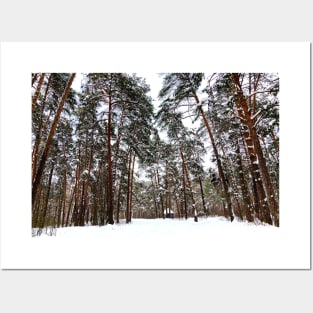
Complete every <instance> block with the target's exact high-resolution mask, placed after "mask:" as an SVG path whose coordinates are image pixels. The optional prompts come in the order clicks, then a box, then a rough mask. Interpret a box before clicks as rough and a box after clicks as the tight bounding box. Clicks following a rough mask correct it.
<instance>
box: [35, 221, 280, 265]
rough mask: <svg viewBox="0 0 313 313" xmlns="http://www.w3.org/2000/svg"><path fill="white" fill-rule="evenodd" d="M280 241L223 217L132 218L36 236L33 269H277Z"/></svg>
mask: <svg viewBox="0 0 313 313" xmlns="http://www.w3.org/2000/svg"><path fill="white" fill-rule="evenodd" d="M278 238H279V228H277V227H274V226H270V225H261V224H259V225H256V224H253V223H247V222H241V221H238V220H235V221H234V222H232V223H231V222H230V221H228V220H226V219H225V218H222V217H210V218H199V221H198V223H195V222H194V219H193V218H189V219H188V220H185V219H162V218H161V219H133V220H132V222H131V223H130V224H126V223H125V222H124V221H123V222H122V223H120V224H114V225H106V226H101V227H99V226H85V227H66V228H59V229H57V231H56V235H55V236H48V235H46V234H42V235H41V236H39V237H33V238H32V242H33V244H34V248H35V249H36V251H38V255H39V257H38V256H37V257H36V259H35V260H34V261H35V262H33V263H32V267H34V268H42V267H44V268H70V269H84V268H96V269H103V268H104V269H112V268H114V269H218V268H219V269H225V268H231V269H241V268H243V269H246V268H273V267H274V268H275V266H278V265H277V263H276V262H277V258H275V255H276V254H277V252H276V248H277V247H276V246H275V242H276V240H277V239H278ZM273 242H274V246H273ZM269 243H270V244H269ZM269 255H271V257H270V258H268V257H267V256H269ZM278 259H279V258H278Z"/></svg>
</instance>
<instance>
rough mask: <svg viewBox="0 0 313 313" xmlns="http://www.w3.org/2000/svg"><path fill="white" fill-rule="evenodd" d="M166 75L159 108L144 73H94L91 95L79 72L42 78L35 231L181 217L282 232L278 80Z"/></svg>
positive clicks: (35, 105) (35, 102)
mask: <svg viewBox="0 0 313 313" xmlns="http://www.w3.org/2000/svg"><path fill="white" fill-rule="evenodd" d="M161 76H162V79H163V86H162V89H161V90H160V92H159V101H160V104H159V106H158V108H154V105H153V99H152V98H151V97H150V96H149V91H150V86H149V85H148V84H147V83H146V81H145V79H144V78H141V77H137V75H136V74H126V73H88V74H84V75H83V80H82V82H81V90H80V91H76V90H74V89H73V88H72V83H73V81H74V79H75V73H72V74H70V73H33V74H32V227H33V228H34V229H43V228H44V227H48V226H51V227H64V226H84V225H105V224H113V223H115V222H116V223H118V222H120V219H123V220H125V221H126V223H129V222H131V219H132V218H134V217H143V218H161V217H162V218H164V217H165V216H166V215H167V214H168V213H170V212H173V213H174V216H175V217H176V216H177V217H180V218H188V217H190V216H193V217H194V219H195V221H196V220H197V217H198V216H199V215H205V216H212V215H223V216H225V217H226V218H228V219H229V220H230V221H233V219H234V218H235V217H236V218H238V219H241V220H246V221H249V222H254V221H261V222H264V223H268V224H271V225H275V226H279V206H278V203H279V101H278V93H279V78H278V75H277V74H275V73H212V74H206V73H205V74H204V73H165V74H162V75H161ZM187 120H189V121H192V123H193V124H190V123H189V124H188V123H186V121H187ZM161 130H162V132H166V138H164V136H161ZM208 153H210V154H211V166H210V167H209V168H205V166H206V164H205V162H204V158H205V156H206V155H207V154H208ZM138 173H145V177H144V179H142V177H138Z"/></svg>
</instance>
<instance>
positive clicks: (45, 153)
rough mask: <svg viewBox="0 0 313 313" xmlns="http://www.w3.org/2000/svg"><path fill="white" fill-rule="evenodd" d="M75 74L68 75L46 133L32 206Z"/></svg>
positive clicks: (33, 190) (34, 185)
mask: <svg viewBox="0 0 313 313" xmlns="http://www.w3.org/2000/svg"><path fill="white" fill-rule="evenodd" d="M75 75H76V74H75V73H73V74H71V76H70V78H69V80H68V83H67V85H66V88H65V90H64V92H63V95H62V98H61V101H60V103H59V105H58V109H57V112H56V114H55V117H54V120H53V123H52V126H51V129H50V132H49V135H48V139H47V142H46V145H45V148H44V151H43V154H42V157H41V160H40V163H39V166H38V170H37V173H36V177H35V179H34V183H33V188H32V206H33V205H34V203H35V199H36V194H37V190H38V186H39V184H40V181H41V177H42V174H43V171H44V168H45V164H46V161H47V158H48V153H49V150H50V146H51V142H52V138H53V136H54V133H55V130H56V128H57V125H58V122H59V119H60V115H61V112H62V109H63V107H64V104H65V101H66V99H67V97H68V94H69V92H70V89H71V85H72V83H73V80H74V78H75Z"/></svg>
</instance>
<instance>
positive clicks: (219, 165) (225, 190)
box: [196, 97, 234, 221]
mask: <svg viewBox="0 0 313 313" xmlns="http://www.w3.org/2000/svg"><path fill="white" fill-rule="evenodd" d="M196 101H197V103H199V99H198V97H197V98H196ZM200 113H201V115H202V118H203V121H204V124H205V127H206V129H207V131H208V133H209V137H210V140H211V144H212V148H213V152H214V156H215V158H216V162H217V169H218V174H219V176H220V180H221V183H222V189H223V195H224V197H225V200H226V204H227V213H228V215H229V217H230V220H231V221H233V220H234V214H233V210H232V204H231V200H230V196H229V192H228V186H227V181H226V177H225V174H224V170H223V167H222V162H221V160H220V157H219V154H218V151H217V148H216V145H215V140H214V137H213V134H212V131H211V127H210V125H209V122H208V120H207V117H206V116H205V113H204V111H203V109H202V108H201V107H200Z"/></svg>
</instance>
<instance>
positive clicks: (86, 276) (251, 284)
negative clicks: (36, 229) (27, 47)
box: [0, 1, 313, 313]
mask: <svg viewBox="0 0 313 313" xmlns="http://www.w3.org/2000/svg"><path fill="white" fill-rule="evenodd" d="M3 2H5V1H2V6H3V5H4V4H3ZM69 3H70V2H69ZM69 3H66V4H65V3H64V1H62V10H61V9H60V7H59V5H58V4H59V3H58V1H54V2H53V6H52V3H51V5H48V6H45V8H44V9H45V10H44V12H45V13H44V12H42V14H39V13H38V11H36V10H35V9H34V8H35V4H38V1H28V2H27V3H26V2H25V1H23V2H21V4H20V6H17V1H8V3H6V10H5V9H3V7H2V8H1V11H0V14H1V18H0V23H1V27H0V35H1V37H0V38H1V40H2V41H8V40H9V41H12V40H13V41H24V40H35V41H38V40H39V41H40V40H63V41H71V40H88V41H89V40H100V41H103V40H111V41H112V40H120V41H125V40H153V41H155V40H166V41H173V40H174V41H179V40H185V41H194V40H195V41H233V40H244V41H250V40H255V41H259V40H262V41H268V40H270V41H299V40H301V41H312V32H311V29H312V19H311V18H310V12H311V10H310V9H309V2H307V1H297V2H294V3H292V2H291V3H288V2H287V3H286V2H283V3H280V2H278V1H277V2H275V3H273V2H272V1H263V2H261V3H259V5H252V4H251V2H247V3H245V1H238V2H230V3H229V4H228V6H227V4H226V3H225V1H219V2H217V3H215V4H214V5H212V4H210V5H209V6H208V4H207V2H205V1H203V2H202V1H193V2H192V4H193V6H191V5H190V3H189V2H188V3H186V5H185V4H182V10H181V11H180V12H179V14H177V11H176V8H174V9H173V7H174V6H175V5H174V4H173V5H172V4H169V3H168V1H167V2H166V4H167V5H162V3H161V1H158V2H157V4H158V5H157V4H153V5H152V6H150V5H151V4H150V2H149V6H150V7H149V8H147V5H144V6H140V7H139V8H140V10H139V9H138V11H137V14H136V13H135V12H132V13H130V10H129V8H128V7H122V6H120V1H115V2H114V8H113V10H112V6H109V8H107V7H106V9H105V10H104V9H103V10H102V9H101V10H99V9H97V7H96V6H95V1H89V2H88V6H86V5H84V6H80V5H77V7H76V10H75V12H73V11H72V10H69ZM128 3H130V2H128ZM132 4H133V3H132ZM187 4H188V5H187ZM117 7H118V8H117ZM66 8H67V10H66ZM160 8H161V9H160ZM164 8H166V10H165V9H164ZM37 9H38V6H37ZM69 11H70V12H69ZM164 11H166V12H165V13H164ZM47 12H49V14H48V13H47ZM65 12H66V13H65ZM112 12H114V13H121V14H120V15H119V14H112ZM27 13H29V14H27ZM88 16H89V18H88ZM118 17H121V19H120V20H123V21H124V24H123V25H124V27H115V26H116V25H115V24H114V23H113V21H119V19H118ZM147 21H150V22H152V23H151V24H149V23H147ZM97 26H98V27H97ZM87 27H89V29H88V30H86V28H87ZM143 29H145V32H144V31H142V30H143ZM147 32H148V33H147ZM62 52H63V53H66V51H62ZM128 52H129V51H127V53H128ZM232 52H233V50H231V51H228V53H229V55H231V54H232ZM21 53H22V51H21ZM60 53H61V52H60ZM63 55H64V54H63ZM282 57H284V54H283V55H282ZM71 58H73V61H74V59H75V56H71ZM50 59H51V60H50ZM50 59H47V60H46V61H47V63H46V64H51V65H52V63H50V61H52V62H54V61H53V60H54V58H50ZM256 60H257V62H258V64H260V60H259V58H258V59H257V58H256ZM80 61H81V60H80ZM298 61H300V63H302V60H294V58H291V59H290V63H289V65H290V66H291V67H292V68H294V67H296V66H297V62H298ZM22 62H24V63H27V62H30V59H27V57H26V54H25V58H22ZM82 62H83V63H84V62H85V61H82ZM91 62H92V61H91ZM101 62H102V61H101ZM154 62H155V60H154V59H151V63H154ZM69 63H70V61H69ZM17 64H20V61H19V60H17ZM243 64H245V62H243ZM228 65H229V64H227V63H225V66H228ZM255 65H256V64H255ZM1 66H2V64H1ZM28 66H29V67H31V64H28ZM75 67H76V68H78V67H80V66H78V65H77V64H75ZM287 69H288V68H287ZM287 69H286V70H287ZM41 70H42V69H41ZM201 70H202V69H201ZM13 72H15V74H16V77H17V76H19V75H20V72H19V68H18V67H13V68H12V74H14V73H13ZM22 74H23V71H22ZM297 78H298V77H293V79H292V81H293V82H291V81H290V82H289V86H290V84H291V83H295V81H297ZM1 79H2V81H3V76H2V68H1ZM27 79H28V77H27ZM11 82H12V84H14V83H15V79H14V80H12V81H11ZM282 83H283V81H281V84H282ZM27 84H28V83H27ZM287 84H288V82H287ZM293 86H294V85H293ZM293 86H290V87H289V88H291V89H294V87H293ZM20 88H21V90H22V92H23V90H24V91H25V88H26V87H25V86H24V87H23V86H16V91H15V93H14V94H17V95H18V90H19V89H20ZM27 88H28V87H27ZM305 90H307V87H305V86H304V87H303V86H301V87H300V88H299V87H298V88H297V89H296V90H295V94H294V96H295V95H297V99H294V101H293V103H292V107H293V108H294V111H292V112H293V113H287V115H288V116H289V117H288V116H287V120H288V121H290V120H292V123H288V126H287V128H288V129H287V133H286V134H287V135H288V139H287V144H288V145H290V147H289V149H288V156H287V159H285V157H282V159H281V160H282V162H284V160H285V163H286V165H287V172H286V173H285V176H284V184H285V186H287V190H288V193H287V197H286V196H284V195H282V199H283V198H285V203H288V205H287V206H285V208H287V211H289V212H290V211H292V210H296V211H297V212H298V211H299V210H303V211H301V212H304V211H305V212H307V209H308V207H309V204H310V203H309V197H310V194H309V191H310V189H309V188H310V180H309V178H310V163H309V156H310V150H309V147H310V143H311V142H310V137H309V134H310V133H309V131H310V128H309V118H310V112H309V108H308V105H307V106H306V104H305V103H304V102H305V101H307V100H304V99H303V101H301V100H299V98H298V96H299V97H301V95H302V96H303V95H304V94H305V95H307V91H305ZM2 91H3V86H2V83H1V94H2ZM29 97H30V92H29ZM29 99H30V98H29ZM281 100H282V99H281ZM29 101H30V100H28V101H27V103H25V106H26V107H27V109H26V108H25V110H27V111H24V110H23V109H22V105H23V104H21V103H18V101H15V102H14V103H12V106H14V108H16V111H15V115H14V116H15V120H12V118H11V117H10V118H11V120H12V123H11V124H10V126H9V127H8V128H6V127H3V120H4V119H7V118H8V117H7V116H4V106H3V105H4V103H3V102H1V178H2V174H3V170H4V168H6V167H8V168H10V170H11V177H10V180H9V183H8V182H7V179H8V177H7V176H4V177H5V180H6V182H5V184H10V186H11V187H10V188H13V189H14V188H15V189H16V192H14V193H13V196H12V193H10V194H9V195H10V196H11V199H10V200H9V204H11V203H13V204H15V207H16V208H17V207H18V206H19V204H20V202H21V201H22V202H23V205H24V204H25V206H26V207H27V201H25V195H26V194H27V192H26V191H24V190H22V189H21V186H22V185H23V184H22V183H21V182H19V181H20V180H22V181H23V180H24V178H23V177H21V176H20V175H19V174H18V173H17V170H18V169H19V168H20V165H18V164H19V163H17V165H16V161H18V162H22V163H23V162H25V163H23V164H25V166H26V168H25V169H24V171H23V173H25V174H23V175H27V173H28V171H27V169H28V168H29V164H30V163H29V162H28V161H25V160H24V158H25V157H26V158H27V156H28V154H24V153H23V152H22V154H21V155H20V157H19V155H13V154H12V155H11V157H12V161H11V162H9V163H8V164H9V165H8V164H5V163H4V161H6V160H7V159H6V155H7V154H6V153H7V152H8V151H7V152H5V151H4V147H5V145H4V144H5V142H4V141H2V140H3V138H8V136H7V135H4V134H3V132H4V131H5V133H8V132H10V131H13V135H14V133H15V132H14V130H13V129H14V128H15V127H17V125H18V124H20V125H21V126H20V127H21V129H23V130H24V127H25V126H26V125H25V123H26V124H27V123H28V122H29V123H30V119H29V117H30V114H29V113H28V107H29V105H28V104H29ZM281 104H282V101H281ZM300 108H302V109H301V110H300ZM281 112H284V109H283V108H281ZM288 112H289V110H288ZM290 114H294V116H296V118H295V119H294V118H292V117H291V116H290ZM24 119H25V121H26V122H25V123H24ZM282 119H283V116H281V120H282ZM29 125H30V124H29ZM281 129H282V130H281V136H283V125H282V127H281ZM293 129H294V130H296V131H292V130H293ZM21 133H22V132H19V136H20V135H21ZM25 133H26V134H25V137H24V135H23V134H22V136H20V138H21V139H20V140H18V141H17V142H16V141H15V140H14V136H12V137H11V138H12V140H11V142H10V147H12V148H11V149H12V151H13V152H16V150H17V148H14V146H15V145H20V146H21V150H22V151H26V150H27V149H29V147H30V141H28V140H29V139H26V141H25V140H24V138H26V137H27V138H29V134H30V131H29V132H28V131H27V130H25ZM15 134H16V133H15ZM295 137H296V138H297V142H298V146H297V147H296V148H295V149H294V150H293V149H292V147H293V146H292V144H291V142H294V138H295ZM282 143H283V139H282ZM300 147H301V153H300V152H299V149H300ZM6 148H7V146H6ZM281 149H283V146H282V145H281ZM303 149H304V150H303ZM9 151H10V150H9ZM19 153H20V151H19V150H18V154H19ZM30 153H31V151H29V155H30ZM281 153H283V150H282V152H281ZM299 159H301V163H299ZM29 161H30V159H29ZM26 163H27V164H26ZM15 166H17V167H16V168H15ZM282 166H283V165H282ZM281 174H283V173H282V172H281ZM289 182H290V183H289ZM282 183H283V181H282ZM7 190H8V188H7V189H4V184H3V180H2V179H1V199H2V198H3V197H4V194H5V192H6V191H7ZM7 199H8V198H7ZM282 201H283V200H282ZM4 204H8V203H7V202H6V201H5V202H3V200H1V210H2V209H3V206H4ZM281 208H282V203H281ZM17 212H20V210H19V209H17ZM1 213H3V212H2V211H1ZM287 214H288V213H287ZM299 215H302V214H299ZM306 216H307V215H306V214H305V213H304V215H303V217H306ZM14 218H15V220H16V216H15V217H14ZM24 218H25V216H23V215H22V216H21V220H20V223H21V224H22V223H23V222H24ZM2 220H3V216H2V215H1V221H2ZM282 221H283V220H282ZM288 223H289V224H291V223H290V221H289V222H288ZM294 225H301V222H299V220H296V221H295V224H294ZM290 231H293V232H294V233H295V235H296V236H298V235H297V234H296V233H297V232H298V231H300V232H302V231H301V230H299V228H298V226H295V227H294V230H290ZM18 234H19V232H18ZM289 238H290V236H289ZM285 244H286V245H288V242H286V243H285ZM300 244H301V243H300ZM1 253H2V251H1ZM1 257H2V255H1ZM312 278H313V277H312V271H0V287H1V289H0V308H1V311H4V312H21V311H32V312H42V311H43V310H44V311H46V312H56V311H61V312H67V311H70V312H72V311H76V312H86V311H92V312H98V311H103V310H108V311H110V312H120V311H126V310H129V311H133V310H136V311H137V312H147V311H152V312H160V311H169V310H175V311H181V310H183V311H197V312H207V311H208V310H212V311H213V312H231V311H240V312H251V311H253V312H262V313H263V312H277V311H287V312H289V311H297V312H311V311H312V300H311V290H312V287H313V286H312V282H313V279H312Z"/></svg>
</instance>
